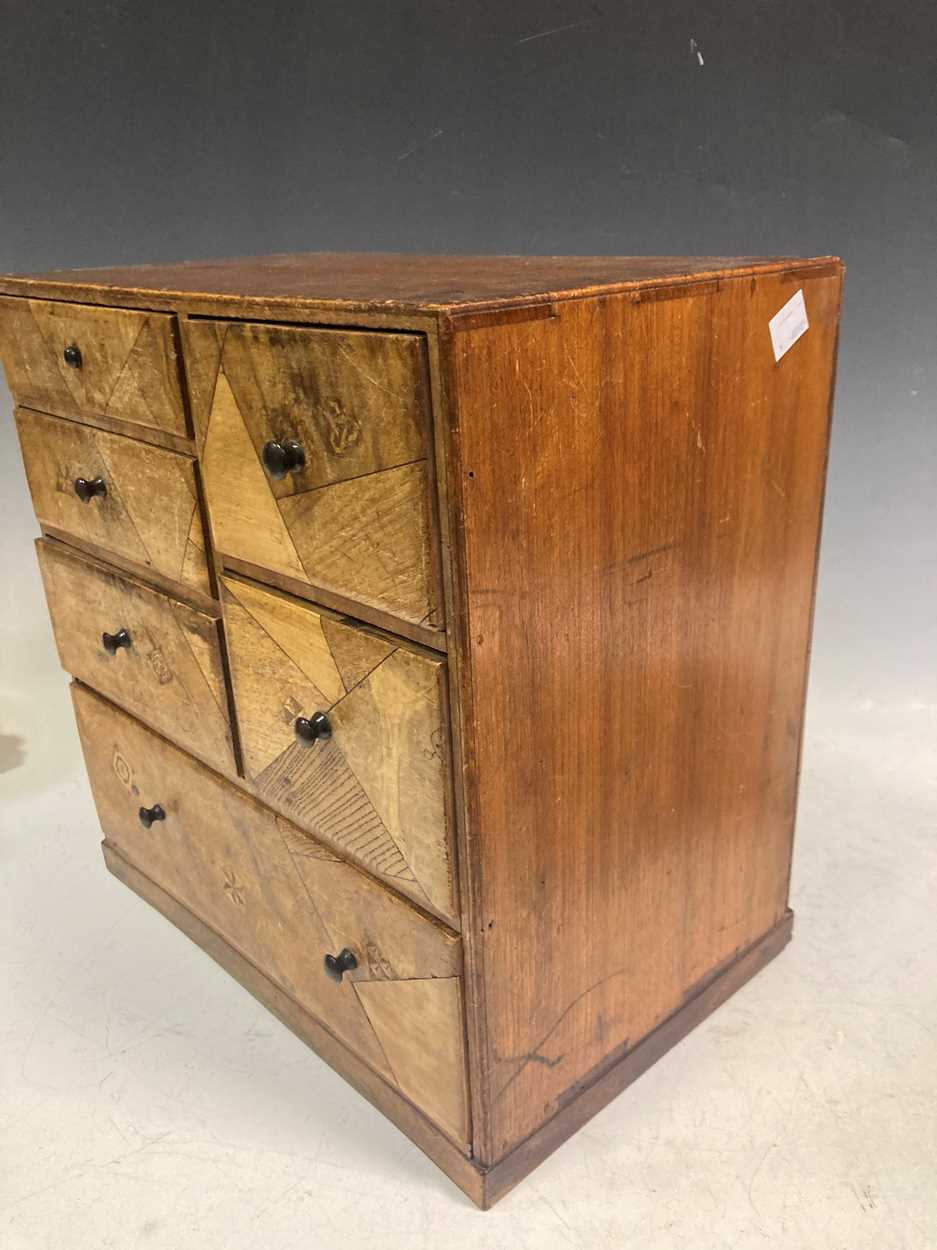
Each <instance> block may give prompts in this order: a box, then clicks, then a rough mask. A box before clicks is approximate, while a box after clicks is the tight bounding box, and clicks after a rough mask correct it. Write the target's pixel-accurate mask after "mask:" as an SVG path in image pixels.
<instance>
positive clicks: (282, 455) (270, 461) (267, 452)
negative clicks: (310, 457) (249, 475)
mask: <svg viewBox="0 0 937 1250" xmlns="http://www.w3.org/2000/svg"><path fill="white" fill-rule="evenodd" d="M263 462H264V468H265V469H266V470H267V473H268V474H269V475H270V477H272V478H274V479H275V480H276V481H279V479H280V478H281V477H286V475H287V473H298V472H299V470H300V469H304V468H305V467H306V453H305V452H304V451H303V447H302V443H297V442H296V440H295V439H288V440H287V441H286V442H283V443H277V442H269V443H265V444H264V450H263Z"/></svg>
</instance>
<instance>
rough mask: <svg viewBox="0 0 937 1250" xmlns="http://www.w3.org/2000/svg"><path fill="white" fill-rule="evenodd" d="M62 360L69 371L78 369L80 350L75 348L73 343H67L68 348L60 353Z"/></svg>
mask: <svg viewBox="0 0 937 1250" xmlns="http://www.w3.org/2000/svg"><path fill="white" fill-rule="evenodd" d="M62 359H63V360H64V361H65V363H66V364H67V365H68V367H69V368H70V369H80V368H81V348H80V347H77V346H76V345H75V344H74V343H69V345H68V347H66V348H65V351H64V352H62Z"/></svg>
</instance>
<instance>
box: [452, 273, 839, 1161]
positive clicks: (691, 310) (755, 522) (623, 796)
mask: <svg viewBox="0 0 937 1250" xmlns="http://www.w3.org/2000/svg"><path fill="white" fill-rule="evenodd" d="M798 285H802V286H803V288H804V291H805V297H806V304H807V310H808V315H809V319H810V330H809V332H808V333H807V334H806V335H805V336H804V337H803V338H802V339H801V340H800V341H799V342H798V343H797V344H796V345H795V346H794V347H793V348H792V349H791V351H790V352H788V354H787V355H786V356H784V357H783V358H782V360H781V361H780V362H779V363H778V364H776V363H775V361H774V358H773V355H772V353H771V345H770V339H769V335H768V321H769V319H770V317H771V316H773V315H774V313H776V312H777V311H778V310H779V309H780V308H781V307H782V305H783V304H784V303H785V302H786V301H787V299H788V298H789V297H790V296H791V295H792V294H793V291H794V290H795V289H796V287H797V286H798ZM839 293H840V278H839V274H838V273H836V274H834V275H832V276H819V277H816V278H814V279H810V278H808V277H805V276H804V275H803V273H801V274H800V275H799V276H798V277H797V278H796V280H794V279H792V278H791V277H789V276H788V277H785V276H783V275H780V276H766V277H762V278H758V279H754V278H753V279H742V280H738V281H732V282H725V283H723V284H713V285H711V286H710V287H709V288H706V289H704V290H699V291H696V292H694V289H693V288H692V287H691V288H688V289H687V290H686V291H685V292H683V293H682V295H680V296H679V297H677V298H669V299H650V300H640V299H633V298H630V297H627V296H624V297H616V296H613V297H609V298H606V299H601V300H582V301H577V302H570V303H566V304H562V305H558V306H557V309H556V315H555V316H554V317H552V318H550V319H542V320H537V321H528V322H524V323H515V324H507V325H500V326H491V327H489V328H478V329H473V330H467V331H464V332H461V333H454V334H452V336H451V337H450V338H449V339H448V341H447V343H446V350H447V352H448V360H449V365H450V371H449V376H448V386H449V387H450V392H451V396H452V398H453V401H454V404H455V409H456V411H455V413H454V416H453V420H454V423H455V428H454V429H453V431H452V436H451V443H450V452H451V453H452V455H453V471H452V472H451V474H450V480H449V483H448V487H449V492H450V497H451V499H452V501H453V503H452V505H451V506H452V512H453V518H452V519H453V528H454V531H455V532H456V534H457V539H458V542H457V544H456V552H457V564H458V571H457V578H456V581H455V587H456V598H457V605H456V608H455V614H456V619H457V620H458V623H459V638H458V645H459V650H460V656H461V680H460V689H459V691H458V703H459V706H460V708H461V716H460V732H461V739H462V750H463V755H462V758H463V777H464V780H465V784H466V793H465V798H466V804H467V834H466V838H467V847H468V860H469V864H468V871H469V874H470V876H471V885H470V898H469V899H468V900H467V908H468V910H467V913H466V920H465V925H464V932H465V933H466V935H467V941H469V942H470V943H471V944H472V946H473V965H472V966H473V967H474V968H475V969H476V970H477V971H476V979H475V980H474V982H473V985H472V1004H473V1006H472V1010H473V1011H475V1010H481V1011H482V1012H483V1019H484V1029H485V1030H486V1031H485V1045H484V1049H483V1051H482V1053H480V1054H478V1055H477V1056H476V1062H477V1069H476V1072H475V1079H476V1080H479V1081H481V1082H482V1085H483V1092H482V1095H481V1097H482V1099H483V1101H484V1104H485V1106H486V1116H485V1119H484V1121H483V1122H482V1123H481V1124H480V1125H479V1131H478V1133H477V1136H476V1153H477V1154H478V1156H479V1157H480V1159H481V1160H482V1162H483V1163H491V1162H494V1161H496V1160H497V1159H499V1158H501V1157H502V1156H503V1155H504V1154H505V1153H507V1152H508V1151H509V1150H510V1149H511V1148H512V1147H514V1146H515V1145H516V1144H517V1143H518V1142H520V1141H521V1140H523V1139H524V1138H525V1137H527V1136H528V1135H529V1134H530V1133H531V1132H533V1131H534V1130H535V1129H536V1128H537V1126H538V1124H539V1123H541V1122H542V1121H543V1120H544V1119H545V1118H548V1117H549V1116H550V1115H551V1114H553V1112H554V1111H555V1110H556V1108H557V1107H558V1105H559V1104H560V1101H561V1099H562V1098H563V1097H564V1095H565V1093H566V1091H568V1090H569V1089H570V1088H571V1087H573V1086H574V1085H575V1084H576V1082H577V1081H579V1080H581V1079H582V1078H583V1077H584V1076H585V1075H586V1074H587V1073H589V1072H590V1071H591V1070H592V1069H593V1068H594V1067H595V1065H596V1064H598V1063H599V1062H601V1061H602V1060H603V1058H604V1057H605V1056H607V1055H608V1054H609V1053H610V1052H612V1051H614V1050H616V1049H617V1048H620V1047H622V1046H624V1045H626V1043H629V1042H630V1043H631V1044H634V1043H635V1042H636V1041H637V1040H638V1039H640V1038H641V1037H643V1036H645V1035H646V1034H647V1033H649V1032H650V1031H651V1030H652V1029H653V1028H655V1027H656V1026H657V1025H658V1024H659V1023H660V1022H661V1020H663V1019H664V1018H665V1017H666V1016H667V1015H669V1014H670V1012H672V1011H673V1010H674V1009H675V1007H676V1006H677V1005H678V1003H679V1002H680V1000H681V996H682V995H683V994H684V993H685V992H686V991H687V989H688V988H689V987H690V986H692V985H693V984H695V983H696V982H698V981H699V979H700V978H701V977H702V976H703V975H705V974H706V973H707V971H709V970H710V969H712V968H713V967H715V966H717V965H719V964H720V963H722V962H723V961H724V960H725V959H727V958H729V957H731V955H732V954H733V953H734V952H737V951H740V950H742V949H744V948H745V947H746V946H747V945H748V944H749V943H751V942H752V941H753V940H755V939H756V938H757V937H758V936H759V935H760V934H762V933H764V932H765V931H767V930H768V929H770V928H771V926H772V925H774V924H775V923H777V921H778V920H779V918H780V917H781V916H782V915H783V913H784V909H785V906H786V892H787V870H788V862H789V857H790V847H791V837H792V825H793V818H794V808H795V801H796V776H797V757H798V744H799V740H800V733H801V724H802V713H803V696H804V678H805V669H806V661H807V648H808V641H809V630H810V618H811V601H812V593H813V584H814V570H815V559H816V546H817V535H818V525H819V513H820V505H821V496H822V483H823V472H824V465H825V457H826V447H827V436H828V413H829V403H830V391H831V381H832V369H833V359H834V342H835V335H836V326H837V318H838V309H839ZM508 438H509V439H510V443H509V444H508V442H507V439H508ZM456 454H457V456H458V460H457V461H456V460H455V459H454V457H455V455H456ZM505 726H511V728H512V733H511V738H510V743H509V747H508V748H507V750H506V749H505V742H504V728H505ZM508 966H509V967H510V968H511V976H510V977H505V976H504V969H505V967H508ZM470 1036H471V1033H470Z"/></svg>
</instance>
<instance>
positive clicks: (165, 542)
mask: <svg viewBox="0 0 937 1250" xmlns="http://www.w3.org/2000/svg"><path fill="white" fill-rule="evenodd" d="M16 426H17V430H18V432H19V438H20V447H21V448H22V452H23V463H24V465H25V467H26V478H27V480H28V482H29V490H30V494H31V495H32V501H33V508H34V509H35V512H36V516H37V518H38V519H39V521H40V522H41V523H42V524H44V525H48V526H51V527H53V528H54V529H56V530H59V531H63V532H66V533H68V534H69V535H74V537H76V538H78V539H80V540H82V541H84V542H86V543H91V544H94V546H96V547H97V548H99V549H100V550H102V551H105V552H108V553H113V554H114V555H117V556H120V557H122V558H123V559H124V560H130V561H133V563H134V564H136V565H138V566H139V567H140V568H141V569H143V570H146V571H147V572H153V573H157V574H160V575H161V576H163V577H165V578H168V579H169V580H170V581H177V582H181V583H183V584H184V585H185V586H188V587H191V588H193V589H195V590H197V591H199V592H200V593H201V594H205V595H208V594H210V593H211V586H210V584H209V579H208V566H207V564H206V559H205V535H204V529H203V525H202V518H201V514H200V511H199V506H198V494H197V490H196V485H195V464H194V461H193V460H192V459H191V458H188V457H185V456H180V455H177V454H176V453H175V452H172V451H164V450H163V449H162V448H159V447H153V446H150V445H149V444H147V443H141V442H138V441H137V440H135V439H130V438H125V437H123V436H122V435H119V434H109V433H107V432H106V431H104V430H99V429H95V428H94V427H93V426H90V425H81V424H79V423H77V422H75V421H62V420H59V419H58V418H56V417H49V416H45V415H44V414H42V413H38V412H30V411H29V410H28V409H26V408H18V409H17V410H16ZM98 477H100V478H101V479H102V480H103V482H104V484H105V487H106V490H107V493H106V495H104V496H95V497H93V498H91V499H89V500H87V501H82V500H81V499H80V498H79V497H78V495H76V493H75V481H76V479H77V478H85V479H86V480H91V479H93V478H98Z"/></svg>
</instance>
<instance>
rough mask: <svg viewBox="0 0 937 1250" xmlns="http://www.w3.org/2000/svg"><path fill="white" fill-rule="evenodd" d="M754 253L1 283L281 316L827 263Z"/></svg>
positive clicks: (126, 274)
mask: <svg viewBox="0 0 937 1250" xmlns="http://www.w3.org/2000/svg"><path fill="white" fill-rule="evenodd" d="M831 259H832V258H830V257H817V258H814V259H812V260H797V261H792V260H790V259H785V258H783V257H764V256H760V257H751V256H427V255H409V254H407V255H405V254H402V253H398V254H393V253H386V252H385V253H381V252H304V253H298V254H284V255H280V256H249V257H240V258H235V259H230V260H204V261H184V262H181V263H178V264H170V265H134V266H132V267H124V268H120V267H114V268H108V269H76V270H71V271H67V270H60V271H59V272H57V273H48V274H32V275H22V276H20V277H15V276H12V275H8V276H6V277H0V291H7V292H9V293H11V294H15V295H20V294H42V295H53V296H56V297H58V298H62V296H63V294H64V295H65V296H66V297H68V296H70V297H71V298H76V297H77V296H76V292H80V296H81V298H82V299H84V300H88V301H92V302H93V301H98V300H100V301H103V302H104V303H111V302H113V303H115V304H120V303H122V302H124V301H131V302H134V301H135V302H141V301H142V300H144V299H145V300H146V302H148V303H153V302H159V301H163V302H165V303H166V304H167V305H170V304H171V305H177V306H178V305H184V306H185V307H187V308H191V309H193V310H198V311H200V312H206V311H212V312H219V313H221V314H222V315H227V316H241V315H244V316H250V315H251V314H252V312H253V315H255V316H256V315H257V309H258V306H260V307H261V308H262V309H263V315H264V316H273V315H274V314H273V311H272V306H274V305H279V306H281V307H283V308H289V309H291V310H292V312H293V315H296V313H297V312H301V311H302V310H303V309H304V308H305V307H307V306H310V305H311V306H319V307H321V308H322V310H323V311H326V310H331V311H333V312H341V311H343V310H350V311H356V310H359V309H366V310H369V311H375V312H384V313H390V314H397V315H398V316H399V315H401V314H404V315H405V314H407V313H415V312H420V311H424V310H433V311H435V310H440V311H450V310H457V309H461V308H477V307H479V306H485V307H490V306H498V305H510V306H517V305H518V304H523V303H525V302H527V301H531V300H553V299H569V298H574V297H579V296H583V295H589V294H594V293H595V292H596V291H597V290H599V289H600V288H602V289H605V290H606V291H607V292H610V291H615V290H621V289H632V290H634V289H640V288H641V287H647V286H657V285H666V284H674V285H677V286H684V285H685V284H686V282H687V280H688V279H690V280H693V279H699V280H706V279H709V278H712V277H718V276H720V275H723V274H725V275H733V276H744V275H747V274H751V273H772V272H777V271H779V270H789V269H791V268H792V267H793V266H795V265H796V266H799V267H803V266H808V265H820V266H822V265H827V264H829V263H830V261H831Z"/></svg>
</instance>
